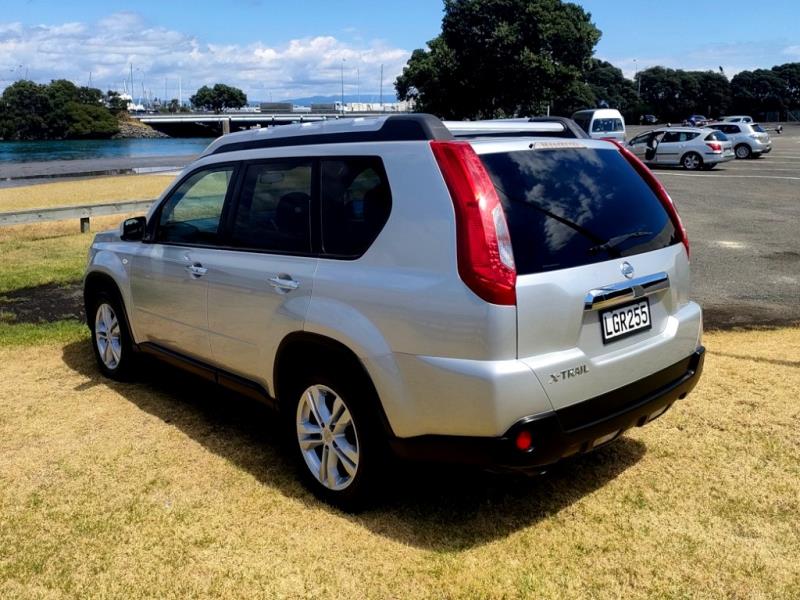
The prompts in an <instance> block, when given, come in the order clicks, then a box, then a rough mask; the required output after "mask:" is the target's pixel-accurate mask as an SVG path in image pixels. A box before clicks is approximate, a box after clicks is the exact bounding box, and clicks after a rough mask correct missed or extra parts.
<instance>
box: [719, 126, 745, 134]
mask: <svg viewBox="0 0 800 600" xmlns="http://www.w3.org/2000/svg"><path fill="white" fill-rule="evenodd" d="M722 131H724V132H725V133H732V134H737V133H739V132H741V129H740V128H739V126H738V125H727V126H726V127H725V129H723V130H722Z"/></svg>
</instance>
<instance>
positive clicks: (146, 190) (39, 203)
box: [0, 175, 175, 212]
mask: <svg viewBox="0 0 800 600" xmlns="http://www.w3.org/2000/svg"><path fill="white" fill-rule="evenodd" d="M174 179H175V177H174V176H173V175H119V176H113V177H96V178H92V179H81V180H77V181H58V182H53V183H41V184H37V185H30V186H21V187H13V188H2V189H0V212H13V211H15V210H25V209H29V208H46V207H51V206H72V205H75V204H103V203H105V202H113V201H115V200H148V199H150V198H157V197H158V196H160V195H161V192H163V191H164V189H165V188H166V187H167V185H168V184H169V183H170V182H172V181H173V180H174Z"/></svg>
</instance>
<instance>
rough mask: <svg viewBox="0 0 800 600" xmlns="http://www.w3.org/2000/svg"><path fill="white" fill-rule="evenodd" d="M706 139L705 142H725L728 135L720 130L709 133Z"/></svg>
mask: <svg viewBox="0 0 800 600" xmlns="http://www.w3.org/2000/svg"><path fill="white" fill-rule="evenodd" d="M706 141H707V142H727V141H728V136H726V135H725V134H724V133H722V132H721V131H715V132H713V133H709V134H708V135H707V136H706Z"/></svg>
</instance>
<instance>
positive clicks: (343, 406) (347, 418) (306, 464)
mask: <svg viewBox="0 0 800 600" xmlns="http://www.w3.org/2000/svg"><path fill="white" fill-rule="evenodd" d="M365 379H366V376H365V375H364V374H362V373H358V372H357V370H356V369H354V368H348V367H347V366H345V365H339V366H335V367H330V368H327V369H312V370H310V371H309V372H307V373H304V374H299V376H297V377H296V381H295V383H294V384H293V385H292V386H291V387H290V390H291V391H290V392H289V396H290V397H289V398H288V399H284V400H283V401H282V406H281V408H282V412H284V423H285V432H286V438H287V440H288V442H289V445H290V451H291V453H292V456H293V458H294V462H295V463H296V467H297V471H298V473H299V475H300V478H301V480H302V481H303V483H304V484H305V486H306V487H307V488H308V489H309V490H310V491H311V492H312V493H313V494H314V495H315V496H316V497H317V498H319V499H320V500H322V501H323V502H326V503H328V504H331V505H333V506H335V507H337V508H339V509H341V510H343V511H346V512H358V511H360V510H363V509H364V508H366V507H367V506H369V505H370V504H371V503H372V502H373V501H374V500H375V498H376V497H377V493H378V491H379V490H380V488H381V482H382V479H383V475H384V473H385V471H386V469H385V465H386V463H387V455H388V453H387V451H386V443H385V437H384V436H383V435H382V426H381V423H380V420H379V418H378V417H377V411H376V407H377V402H378V398H377V394H376V393H375V391H374V388H373V387H372V384H371V383H370V382H369V381H365Z"/></svg>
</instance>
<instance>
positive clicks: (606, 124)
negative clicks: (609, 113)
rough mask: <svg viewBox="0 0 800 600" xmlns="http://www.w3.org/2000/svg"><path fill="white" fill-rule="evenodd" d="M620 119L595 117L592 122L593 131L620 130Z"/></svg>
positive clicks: (607, 131)
mask: <svg viewBox="0 0 800 600" xmlns="http://www.w3.org/2000/svg"><path fill="white" fill-rule="evenodd" d="M622 129H623V127H622V121H621V120H620V119H595V121H594V123H592V131H593V132H594V133H603V132H605V133H609V132H612V131H622Z"/></svg>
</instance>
